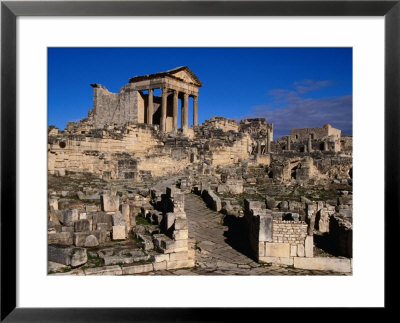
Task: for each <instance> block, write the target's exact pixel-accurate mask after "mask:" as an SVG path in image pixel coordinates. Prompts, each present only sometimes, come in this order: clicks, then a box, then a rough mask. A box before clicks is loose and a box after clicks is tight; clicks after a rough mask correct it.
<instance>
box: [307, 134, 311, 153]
mask: <svg viewBox="0 0 400 323" xmlns="http://www.w3.org/2000/svg"><path fill="white" fill-rule="evenodd" d="M307 151H308V152H309V153H310V152H312V144H311V135H309V136H308V141H307Z"/></svg>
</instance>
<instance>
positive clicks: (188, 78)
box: [167, 66, 202, 86]
mask: <svg viewBox="0 0 400 323" xmlns="http://www.w3.org/2000/svg"><path fill="white" fill-rule="evenodd" d="M167 73H168V74H169V75H172V76H174V77H177V78H179V79H181V80H183V81H184V82H187V83H192V84H195V85H197V86H202V83H201V82H200V80H199V79H198V78H197V76H196V75H195V74H194V73H193V72H192V71H191V70H190V69H189V67H187V66H182V67H177V68H174V69H172V70H169V71H167Z"/></svg>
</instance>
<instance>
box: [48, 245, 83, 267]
mask: <svg viewBox="0 0 400 323" xmlns="http://www.w3.org/2000/svg"><path fill="white" fill-rule="evenodd" d="M47 251H48V260H49V261H53V262H58V263H60V264H64V265H70V266H71V267H78V266H80V265H83V264H85V263H86V262H87V252H86V249H84V248H71V247H63V246H53V245H49V246H48V249H47Z"/></svg>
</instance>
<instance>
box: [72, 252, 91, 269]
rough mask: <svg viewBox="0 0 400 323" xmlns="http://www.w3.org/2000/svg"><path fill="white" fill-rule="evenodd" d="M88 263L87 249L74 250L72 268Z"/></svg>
mask: <svg viewBox="0 0 400 323" xmlns="http://www.w3.org/2000/svg"><path fill="white" fill-rule="evenodd" d="M86 263H87V251H86V249H85V248H73V249H72V254H71V267H78V266H81V265H83V264H86Z"/></svg>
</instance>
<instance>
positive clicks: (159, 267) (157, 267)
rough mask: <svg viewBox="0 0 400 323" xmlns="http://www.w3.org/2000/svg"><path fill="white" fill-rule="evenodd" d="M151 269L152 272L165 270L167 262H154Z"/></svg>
mask: <svg viewBox="0 0 400 323" xmlns="http://www.w3.org/2000/svg"><path fill="white" fill-rule="evenodd" d="M153 268H154V270H166V269H167V262H166V261H161V262H155V263H153Z"/></svg>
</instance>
